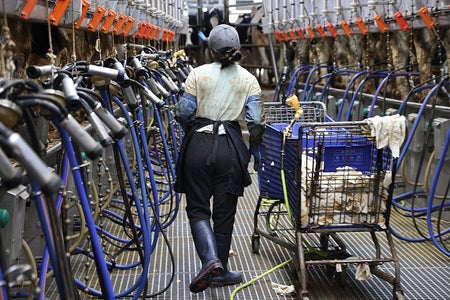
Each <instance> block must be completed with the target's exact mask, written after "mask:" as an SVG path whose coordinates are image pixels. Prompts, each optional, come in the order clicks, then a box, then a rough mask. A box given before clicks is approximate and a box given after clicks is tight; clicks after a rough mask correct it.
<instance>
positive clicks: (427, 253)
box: [46, 175, 450, 300]
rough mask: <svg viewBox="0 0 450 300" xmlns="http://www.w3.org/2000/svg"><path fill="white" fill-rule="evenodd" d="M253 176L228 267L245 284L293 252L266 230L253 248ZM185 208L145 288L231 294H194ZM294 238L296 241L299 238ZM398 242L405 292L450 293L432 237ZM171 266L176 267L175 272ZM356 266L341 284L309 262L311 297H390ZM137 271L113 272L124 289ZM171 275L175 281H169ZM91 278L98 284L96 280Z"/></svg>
mask: <svg viewBox="0 0 450 300" xmlns="http://www.w3.org/2000/svg"><path fill="white" fill-rule="evenodd" d="M252 176H253V179H254V180H253V181H254V183H253V184H252V185H251V186H249V187H247V189H246V191H245V195H244V197H242V198H241V199H240V200H239V204H238V211H237V215H236V222H235V228H234V240H233V243H232V249H233V250H234V251H235V253H236V255H235V256H233V257H230V259H229V268H230V269H231V270H234V271H239V272H242V274H243V279H244V284H245V283H247V282H249V281H250V280H252V279H254V278H255V277H257V276H260V275H261V274H263V273H265V272H267V271H268V270H270V269H272V268H274V267H275V266H277V265H279V264H281V263H283V262H284V261H286V260H288V259H290V258H293V257H294V254H293V253H292V252H291V251H289V250H288V249H286V248H284V247H282V246H280V245H279V244H276V243H274V242H273V241H271V240H268V239H265V238H264V237H262V236H261V239H260V247H259V253H258V254H253V253H252V246H251V241H252V239H251V237H252V234H253V225H254V224H253V215H254V210H255V205H256V202H257V199H258V196H259V189H258V185H257V176H256V175H252ZM183 208H184V199H183V200H182V203H181V205H180V211H179V213H178V216H177V218H176V220H175V222H174V223H173V224H171V225H170V226H169V227H168V228H167V229H166V231H165V233H166V237H167V243H166V242H165V239H164V238H163V237H160V238H159V239H158V244H157V246H156V248H155V251H154V252H153V254H152V257H151V265H150V269H149V270H150V274H149V277H148V288H147V293H148V294H156V293H158V292H161V294H159V295H158V296H156V297H155V298H156V299H167V300H169V299H170V300H176V299H179V300H181V299H205V300H206V299H219V300H225V299H230V296H231V295H232V294H233V291H234V290H235V289H236V288H237V287H238V286H227V287H221V288H209V289H207V290H205V291H204V292H202V293H199V294H192V293H191V292H190V291H189V283H190V280H191V279H192V278H193V277H194V276H195V274H196V272H197V271H198V270H199V269H200V262H199V260H198V258H197V256H196V253H195V248H194V244H193V242H192V238H191V235H190V228H189V223H188V220H187V217H186V213H185V212H184V209H183ZM393 213H395V211H393ZM396 217H397V216H396V215H392V217H391V222H393V223H394V224H395V226H396V228H397V227H398V228H401V229H402V231H403V233H405V232H408V230H413V229H412V226H411V225H410V224H409V223H407V222H406V221H405V218H404V217H401V216H399V217H398V218H396ZM408 222H409V221H408ZM259 226H261V225H259ZM113 233H115V234H117V235H119V234H120V233H121V232H120V228H118V229H117V232H113ZM343 240H344V242H345V245H346V246H347V248H348V249H349V250H348V251H349V252H350V253H352V252H353V251H354V252H356V253H362V255H363V254H364V253H366V252H369V251H372V249H371V247H370V246H369V245H371V240H369V237H368V233H349V234H348V235H347V234H346V235H345V236H344V238H343ZM292 242H293V243H295V240H293V241H292ZM383 242H384V241H383V239H380V243H381V247H382V251H386V247H387V246H386V245H385V243H383ZM394 243H395V245H396V250H397V253H398V256H399V259H400V266H401V284H402V288H403V290H404V293H405V298H406V299H420V300H422V299H450V296H449V290H450V285H449V283H450V258H449V257H446V256H445V255H444V254H442V253H441V252H439V251H438V250H437V249H436V247H435V246H434V245H432V244H431V243H408V242H405V241H403V240H399V239H397V238H394ZM168 245H169V246H170V247H171V249H172V251H173V259H174V263H172V260H171V256H170V255H169V252H170V251H169V250H168V249H169V248H168V247H169V246H168ZM135 255H136V252H129V253H125V254H124V255H123V257H122V260H123V263H126V261H129V262H132V261H135V260H136V259H137V258H136V256H135ZM72 266H73V267H74V273H75V276H76V277H78V278H85V275H86V274H87V273H88V272H86V269H85V268H84V267H83V258H82V257H77V256H75V257H73V258H72ZM381 268H382V269H383V270H385V271H387V272H390V271H392V270H393V266H392V267H391V266H390V265H388V264H386V265H382V266H381ZM390 268H391V269H392V270H390ZM173 270H174V272H172V271H173ZM355 270H356V267H355V268H352V267H351V266H349V267H347V270H346V272H345V274H346V276H345V284H344V285H340V284H338V282H337V281H336V280H335V279H334V278H332V277H330V276H329V274H328V273H327V270H326V268H325V267H324V266H309V267H308V281H309V282H308V290H309V296H310V299H312V300H314V299H326V300H333V299H339V300H342V299H345V300H347V299H348V300H352V299H355V300H356V299H358V300H360V299H373V300H379V299H392V293H393V292H392V285H391V284H390V283H388V282H387V281H384V280H381V279H379V278H377V277H376V276H373V278H372V279H371V280H366V281H358V280H356V279H354V277H355ZM391 273H392V272H391ZM139 275H140V273H139V268H138V269H134V270H133V271H130V272H123V271H122V272H114V273H113V274H112V280H113V284H114V289H115V290H116V291H123V290H125V289H127V288H129V287H130V286H131V285H132V284H133V283H134V282H135V281H136V280H137V278H138V277H139ZM92 277H94V276H92ZM171 280H173V281H172V282H171ZM297 283H298V279H297V276H296V271H295V266H294V263H293V262H291V263H289V264H287V265H286V266H284V267H282V268H279V269H277V270H275V271H274V272H272V273H270V274H268V275H267V276H264V277H262V278H261V279H260V280H258V281H256V282H254V283H253V284H250V285H248V286H247V287H245V288H242V289H240V290H239V291H237V292H236V293H235V296H234V298H233V299H236V300H239V299H251V300H255V299H258V300H259V299H261V300H262V299H297V296H296V295H295V294H293V295H288V296H285V295H280V294H277V292H276V291H275V290H274V289H273V287H272V284H280V285H286V286H289V285H297ZM92 284H93V285H95V283H92ZM92 284H91V285H92ZM80 294H81V298H82V299H92V297H91V296H88V295H87V294H83V293H80ZM46 296H47V297H48V299H59V297H58V295H57V291H56V288H55V286H54V283H52V284H51V285H50V286H49V288H48V290H47V291H46Z"/></svg>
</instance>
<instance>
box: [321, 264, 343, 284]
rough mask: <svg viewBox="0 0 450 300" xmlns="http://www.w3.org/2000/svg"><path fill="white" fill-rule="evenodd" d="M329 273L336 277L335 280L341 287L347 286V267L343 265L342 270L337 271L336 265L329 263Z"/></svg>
mask: <svg viewBox="0 0 450 300" xmlns="http://www.w3.org/2000/svg"><path fill="white" fill-rule="evenodd" d="M326 267H327V274H328V276H329V277H330V278H334V280H335V282H336V283H337V284H338V285H339V287H344V286H345V281H346V278H347V273H346V270H347V267H346V266H342V267H341V268H342V272H336V266H333V265H327V266H326Z"/></svg>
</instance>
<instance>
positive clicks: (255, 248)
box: [252, 234, 260, 254]
mask: <svg viewBox="0 0 450 300" xmlns="http://www.w3.org/2000/svg"><path fill="white" fill-rule="evenodd" d="M259 246H260V241H259V235H258V234H253V235H252V252H253V254H258V253H259Z"/></svg>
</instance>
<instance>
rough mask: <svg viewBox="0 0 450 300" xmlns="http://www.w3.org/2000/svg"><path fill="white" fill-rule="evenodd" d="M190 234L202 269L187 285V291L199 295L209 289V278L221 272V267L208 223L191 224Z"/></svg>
mask: <svg viewBox="0 0 450 300" xmlns="http://www.w3.org/2000/svg"><path fill="white" fill-rule="evenodd" d="M191 232H192V237H193V239H194V244H195V249H196V250H197V254H198V256H199V257H200V260H201V262H202V268H201V270H200V272H199V273H198V274H197V276H195V278H194V280H192V282H191V284H190V285H189V290H190V291H191V292H193V293H200V292H202V291H204V290H205V289H207V288H208V287H209V285H210V283H211V278H213V277H214V276H217V275H220V274H221V273H222V272H223V267H222V263H221V262H220V259H219V257H218V255H217V246H216V239H215V237H214V233H213V231H212V229H211V225H210V223H209V221H208V220H201V221H198V222H195V223H193V224H191Z"/></svg>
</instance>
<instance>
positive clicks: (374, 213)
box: [252, 103, 404, 299]
mask: <svg viewBox="0 0 450 300" xmlns="http://www.w3.org/2000/svg"><path fill="white" fill-rule="evenodd" d="M304 105H307V104H304V103H299V106H300V107H302V108H303V106H304ZM283 109H285V108H284V107H283ZM320 109H321V108H317V107H316V109H315V111H318V110H319V111H320ZM271 110H273V108H269V109H268V110H267V115H268V120H269V121H270V120H271V119H270V118H271V117H270V116H271V115H273V113H272V112H271ZM303 110H304V111H307V109H303ZM294 111H297V109H294ZM319 118H320V117H319ZM321 118H322V119H321V120H319V121H315V120H308V119H307V118H304V119H300V118H297V119H296V118H295V117H294V118H293V119H291V122H290V123H288V124H287V123H282V122H281V123H279V122H278V121H277V120H275V122H272V123H268V125H267V126H266V132H265V134H264V137H263V150H262V160H261V168H260V170H259V171H258V175H259V188H260V196H259V198H258V202H257V205H256V208H255V213H254V233H253V236H252V251H253V253H258V251H259V247H260V241H259V239H260V236H263V237H265V238H267V239H269V240H271V241H273V242H275V243H277V244H279V245H281V246H283V247H285V248H287V249H289V250H291V251H292V252H293V253H294V255H295V260H294V261H295V263H296V270H297V275H298V279H299V286H298V289H297V292H298V296H299V299H309V291H308V276H307V271H308V267H310V266H320V265H322V266H325V267H326V269H327V272H328V274H329V275H330V276H333V277H334V278H335V280H336V281H337V282H338V283H339V284H340V285H344V284H345V277H346V269H347V267H349V266H354V267H356V268H357V269H356V275H357V276H360V277H364V276H366V278H362V279H367V277H370V276H372V274H373V275H375V276H377V277H379V278H381V279H382V280H385V281H388V282H389V283H390V284H392V286H393V298H394V299H404V296H403V290H402V288H401V286H400V266H399V261H398V257H397V254H396V251H395V247H394V243H393V240H392V236H391V234H390V232H389V231H388V230H387V228H388V224H389V216H390V209H391V200H392V194H393V184H392V178H394V176H395V160H396V159H393V158H392V156H391V153H390V150H389V149H377V147H376V141H375V138H374V137H372V136H371V134H370V128H369V124H368V122H367V121H360V122H324V120H325V119H324V118H325V115H323V116H322V117H321ZM284 121H285V120H284ZM297 121H299V122H297ZM393 166H394V167H393ZM260 221H263V224H264V225H265V226H260V224H259V223H260ZM352 234H358V235H364V234H368V235H369V237H370V238H369V239H366V240H370V241H371V242H369V243H371V244H372V245H368V246H367V248H370V250H369V252H370V251H372V252H373V253H369V254H367V251H364V253H360V252H361V251H359V250H357V249H351V250H350V249H348V247H347V245H346V243H344V240H345V238H346V237H348V236H350V235H352ZM380 235H384V236H385V238H386V241H385V244H387V246H386V247H382V245H381V244H380V240H379V236H380ZM383 245H384V244H383ZM386 248H387V250H386ZM355 251H356V252H357V253H354V254H350V252H355ZM384 264H392V265H393V272H392V273H393V274H390V273H389V272H388V271H384V270H383V269H385V268H380V267H381V265H384Z"/></svg>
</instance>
